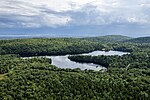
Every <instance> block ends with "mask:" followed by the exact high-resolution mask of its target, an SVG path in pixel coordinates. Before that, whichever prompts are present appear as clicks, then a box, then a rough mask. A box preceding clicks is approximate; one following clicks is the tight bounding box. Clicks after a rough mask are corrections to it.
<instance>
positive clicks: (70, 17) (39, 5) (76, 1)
mask: <svg viewBox="0 0 150 100" xmlns="http://www.w3.org/2000/svg"><path fill="white" fill-rule="evenodd" d="M149 9H150V1H149V0H138V1H137V0H43V1H42V0H1V1H0V28H4V27H9V28H10V27H12V28H13V27H15V28H17V27H18V28H35V27H60V26H74V25H75V26H80V25H111V24H122V25H127V24H134V25H136V24H137V25H141V26H142V25H145V24H150V10H149Z"/></svg>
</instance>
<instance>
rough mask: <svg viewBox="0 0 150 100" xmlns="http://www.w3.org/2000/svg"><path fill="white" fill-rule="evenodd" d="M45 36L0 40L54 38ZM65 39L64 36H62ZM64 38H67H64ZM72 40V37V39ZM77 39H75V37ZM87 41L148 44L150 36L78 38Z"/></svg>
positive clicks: (12, 36)
mask: <svg viewBox="0 0 150 100" xmlns="http://www.w3.org/2000/svg"><path fill="white" fill-rule="evenodd" d="M50 36H51V35H47V36H46V37H45V36H41V35H36V36H35V37H31V36H28V35H21V36H20V35H11V36H7V35H6V36H1V37H0V40H5V39H17V38H56V37H55V36H51V37H50ZM58 38H63V37H58ZM64 38H65V36H64ZM66 38H69V37H68V36H66ZM72 38H73V37H72ZM75 38H77V37H75ZM79 39H83V40H87V41H92V42H113V43H114V42H127V43H150V36H148V37H139V38H132V37H128V36H123V35H105V36H97V37H84V38H79Z"/></svg>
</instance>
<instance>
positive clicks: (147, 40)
mask: <svg viewBox="0 0 150 100" xmlns="http://www.w3.org/2000/svg"><path fill="white" fill-rule="evenodd" d="M124 42H131V43H150V37H139V38H133V39H129V40H125V41H124Z"/></svg>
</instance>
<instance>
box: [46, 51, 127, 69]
mask: <svg viewBox="0 0 150 100" xmlns="http://www.w3.org/2000/svg"><path fill="white" fill-rule="evenodd" d="M125 54H129V53H127V52H120V51H108V52H105V51H93V52H90V53H83V54H81V55H92V56H98V55H106V56H107V55H119V56H122V55H125ZM68 56H69V55H65V56H45V57H46V58H51V59H52V65H55V66H57V67H59V68H71V69H74V68H80V69H81V70H85V69H87V70H96V71H98V70H102V69H106V68H105V67H102V66H100V65H97V64H93V63H77V62H74V61H71V60H70V59H68Z"/></svg>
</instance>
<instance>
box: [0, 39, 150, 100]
mask: <svg viewBox="0 0 150 100" xmlns="http://www.w3.org/2000/svg"><path fill="white" fill-rule="evenodd" d="M107 38H108V37H107ZM127 39H129V38H127ZM105 40H107V39H105ZM112 40H113V39H112ZM140 40H141V39H140ZM113 41H114V40H113ZM132 41H133V39H132ZM136 41H137V40H136ZM94 50H103V51H106V52H107V51H109V50H116V51H123V52H130V54H127V55H123V56H117V55H114V56H104V55H99V56H85V55H78V54H80V53H86V52H91V51H94ZM65 54H75V55H72V56H69V57H68V58H69V59H70V60H73V61H76V62H87V63H88V62H90V63H95V64H99V65H102V66H105V67H106V68H107V70H106V71H101V70H99V71H94V70H81V69H80V68H76V69H70V68H66V69H62V68H59V67H58V66H55V65H52V64H51V63H52V60H51V59H49V58H45V57H36V58H31V59H23V58H22V57H30V56H45V55H65ZM149 84H150V43H149V42H146V43H141V42H140V43H135V42H131V41H130V42H129V40H124V38H123V41H120V40H119V42H117V41H116V42H111V41H108V42H106V41H104V42H101V41H99V40H98V41H93V38H92V40H91V39H90V40H89V38H88V39H82V38H31V39H13V40H0V100H30V99H32V100H149V98H150V85H149Z"/></svg>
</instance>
